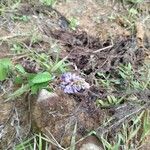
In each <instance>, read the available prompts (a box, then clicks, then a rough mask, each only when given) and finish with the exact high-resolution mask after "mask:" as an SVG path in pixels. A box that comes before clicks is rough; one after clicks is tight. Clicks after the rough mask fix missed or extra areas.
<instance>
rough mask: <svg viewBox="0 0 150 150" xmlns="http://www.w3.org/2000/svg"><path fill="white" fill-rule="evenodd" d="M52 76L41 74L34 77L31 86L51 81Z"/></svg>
mask: <svg viewBox="0 0 150 150" xmlns="http://www.w3.org/2000/svg"><path fill="white" fill-rule="evenodd" d="M52 79H53V78H52V75H51V74H50V73H49V72H42V73H38V74H37V75H35V77H34V78H33V79H32V80H31V82H32V83H33V84H37V83H44V82H48V81H50V80H52Z"/></svg>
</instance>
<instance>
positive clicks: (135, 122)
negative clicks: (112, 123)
mask: <svg viewBox="0 0 150 150" xmlns="http://www.w3.org/2000/svg"><path fill="white" fill-rule="evenodd" d="M143 120H144V124H143ZM149 121H150V118H149V112H148V111H142V112H141V113H139V114H137V115H136V116H134V117H132V118H131V119H130V120H128V121H126V122H125V123H123V124H122V128H121V129H120V130H119V132H118V133H116V134H115V135H114V138H113V140H111V142H110V141H109V138H108V135H102V136H101V141H102V143H103V146H104V149H105V150H119V149H123V150H133V149H138V147H139V146H140V144H141V143H142V141H143V140H144V138H145V137H146V136H147V135H148V134H149V133H150V123H149ZM141 131H142V132H141Z"/></svg>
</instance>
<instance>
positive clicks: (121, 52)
mask: <svg viewBox="0 0 150 150" xmlns="http://www.w3.org/2000/svg"><path fill="white" fill-rule="evenodd" d="M117 4H118V3H116V4H115V3H114V4H113V3H108V1H105V2H104V3H102V2H96V1H95V0H86V1H79V0H75V1H68V2H64V1H61V2H59V3H58V5H56V7H55V8H56V10H55V9H52V8H49V7H46V6H41V5H40V6H38V5H35V6H33V5H30V4H27V3H24V4H21V5H20V6H19V8H18V11H17V12H14V13H13V12H11V13H9V12H8V13H6V16H5V17H4V18H3V19H4V21H5V22H6V23H5V24H3V25H1V28H0V33H1V35H0V58H3V57H12V59H14V61H15V62H16V61H18V60H17V58H16V57H17V56H16V57H15V58H14V55H12V51H11V50H10V49H11V47H12V44H14V43H16V42H17V43H19V44H23V43H24V44H25V45H26V47H30V50H33V51H36V52H38V53H40V52H48V49H50V48H51V46H52V43H53V42H54V41H57V43H58V44H59V46H60V47H61V48H62V49H63V50H62V53H61V54H60V57H61V58H64V57H65V56H68V60H69V61H71V62H72V63H73V64H74V65H75V66H76V67H77V70H76V71H77V72H83V73H84V74H85V75H86V76H85V78H86V80H87V81H89V83H91V85H93V84H95V83H94V79H95V76H96V72H103V73H110V72H111V73H113V74H115V71H116V69H117V67H118V65H119V64H125V63H127V62H130V63H131V64H132V65H133V67H134V69H136V68H138V67H139V66H140V65H141V64H142V63H143V62H144V61H145V62H149V61H150V57H149V51H148V48H149V44H150V39H149V33H150V30H149V27H148V20H146V21H145V22H146V23H145V26H144V27H145V28H144V30H146V31H145V33H144V32H143V29H141V26H140V28H139V27H137V31H138V32H137V34H136V35H135V34H134V36H133V35H131V33H130V31H129V30H127V29H126V27H125V25H126V24H127V22H126V21H125V20H124V19H123V18H122V16H117V15H116V14H118V13H120V14H122V13H123V12H124V11H125V10H123V6H122V5H117ZM139 7H140V6H139ZM141 9H142V8H141ZM57 10H59V12H58V11H57ZM16 13H17V15H18V14H19V15H29V16H30V21H29V22H27V23H25V22H20V21H13V20H11V16H12V15H16ZM40 14H43V15H40ZM112 15H114V16H115V17H116V16H117V17H116V19H114V20H111V19H110V17H111V16H112ZM72 16H75V17H76V18H77V19H78V20H79V22H80V26H79V27H78V28H77V30H76V31H72V30H70V29H69V28H68V24H69V21H68V20H69V19H70V18H71V17H72ZM141 18H142V17H141ZM141 18H140V19H141ZM60 22H61V23H60ZM62 22H63V23H62ZM139 22H141V20H139ZM142 25H143V24H142ZM127 26H128V24H127ZM139 29H140V31H139ZM33 30H34V32H33ZM18 32H19V33H20V34H21V35H20V36H15V35H16V34H17V33H18ZM33 33H34V35H33ZM35 37H36V38H37V42H35V43H32V42H31V38H35ZM139 38H140V40H142V45H141V44H139V45H138V43H137V42H138V41H137V40H138V39H139ZM145 41H146V42H145ZM28 52H29V51H27V50H26V51H25V52H24V53H25V54H26V53H28ZM24 53H23V54H24ZM9 54H10V55H9ZM46 54H47V53H46ZM48 54H49V55H50V56H51V57H52V58H54V57H55V53H54V52H51V53H48ZM23 58H25V59H26V57H23ZM27 59H28V58H27ZM21 61H23V59H22V57H21V59H19V61H18V62H21ZM29 63H30V62H29ZM29 66H30V65H29ZM24 67H25V66H24ZM25 68H27V67H25ZM27 69H28V68H27ZM29 69H30V68H29ZM39 70H40V69H39ZM31 72H35V70H33V69H32V70H31ZM92 88H93V89H91V91H90V92H91V93H90V94H89V93H88V95H86V96H84V97H80V96H74V97H68V96H64V98H60V99H56V100H52V102H53V103H46V105H45V104H44V105H43V104H42V105H43V106H42V107H41V106H39V105H37V106H36V109H37V110H38V112H34V113H35V114H36V113H37V114H36V117H35V120H36V121H35V122H36V123H37V126H38V128H39V129H40V130H42V131H44V132H45V128H46V127H47V126H48V129H50V130H51V131H52V132H54V134H55V136H56V137H57V138H58V139H59V140H60V141H61V138H62V135H64V136H66V139H65V138H64V140H62V141H61V142H62V143H65V142H66V141H67V140H68V139H70V138H71V137H70V133H71V132H72V128H73V126H70V128H69V133H68V132H66V133H64V129H65V127H66V126H67V125H68V124H69V123H68V122H67V121H68V118H69V117H68V115H70V114H72V113H73V112H72V111H73V110H74V111H75V110H76V109H77V108H76V107H77V106H79V110H78V111H77V113H76V114H75V116H74V117H75V119H73V122H75V121H77V122H78V123H79V125H80V127H81V128H79V129H78V133H79V134H80V136H84V135H86V133H87V130H92V129H96V128H97V127H98V126H99V125H100V124H101V123H102V121H103V119H104V111H102V110H101V109H99V110H97V108H96V107H95V104H94V102H93V101H92V100H95V99H97V97H98V98H106V97H107V95H108V94H110V93H109V92H110V91H106V90H105V89H103V88H102V87H94V86H93V87H92ZM11 90H12V89H11ZM119 94H120V93H119ZM119 94H118V95H119ZM121 94H122V93H121ZM95 95H96V96H95ZM85 99H86V101H85ZM26 100H27V98H24V97H23V98H21V102H19V103H18V102H12V103H3V99H0V110H1V111H2V112H1V114H2V117H1V119H0V127H3V126H4V125H5V124H6V123H7V119H8V118H10V119H12V118H13V117H10V115H11V116H15V115H16V112H13V113H12V112H11V110H12V108H13V110H14V109H16V110H17V113H19V114H18V115H19V121H20V126H17V127H21V129H20V132H22V133H20V135H21V138H24V137H26V136H27V135H28V134H26V133H28V131H29V130H30V127H29V126H27V124H29V125H30V114H28V113H27V112H28V111H29V110H30V108H29V106H30V105H29V103H28V102H27V101H26ZM64 101H65V102H66V103H64ZM47 105H48V106H47ZM40 107H41V108H40ZM43 107H44V108H43ZM45 107H46V108H47V110H49V107H51V108H52V111H58V110H60V114H62V115H63V117H62V118H61V119H60V117H59V116H57V117H56V118H53V117H52V116H50V117H49V118H48V117H47V116H48V113H47V112H44V113H41V111H40V112H39V110H41V109H43V110H44V111H46V109H45ZM66 108H67V109H66ZM6 110H7V111H6ZM37 110H36V111H37ZM35 114H34V115H35ZM37 115H39V116H40V119H39V118H37ZM66 115H67V117H66ZM47 119H48V120H47ZM52 120H53V123H54V124H51V122H52ZM64 122H65V124H64ZM9 123H11V121H10V120H9ZM17 123H18V122H17ZM67 123H68V124H67ZM62 125H63V126H62ZM69 125H70V124H69ZM73 125H74V124H73ZM43 126H44V129H41V128H43ZM60 126H62V128H61V129H60V128H59V127H60ZM53 127H55V129H54V128H53ZM0 129H1V128H0ZM16 129H17V128H16V126H15V125H14V126H13V127H12V126H10V124H9V125H8V124H7V126H4V128H2V130H1V132H0V133H2V132H3V131H4V132H7V134H4V137H2V142H3V143H2V142H1V143H0V148H1V147H2V146H3V147H2V148H3V149H5V148H6V147H12V146H13V144H14V141H17V142H18V138H20V137H18V135H16V132H17V131H16ZM4 132H3V133H4ZM60 133H61V134H60ZM8 134H9V135H8ZM65 134H66V135H65ZM67 135H69V136H68V137H67ZM14 137H15V138H14ZM6 138H7V139H8V143H7V142H6ZM66 143H67V145H68V144H69V143H68V142H66Z"/></svg>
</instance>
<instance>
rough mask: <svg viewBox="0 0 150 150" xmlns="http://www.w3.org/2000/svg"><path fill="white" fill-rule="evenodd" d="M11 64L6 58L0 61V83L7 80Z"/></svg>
mask: <svg viewBox="0 0 150 150" xmlns="http://www.w3.org/2000/svg"><path fill="white" fill-rule="evenodd" d="M11 66H12V62H11V60H10V59H8V58H4V59H0V81H3V80H5V79H6V78H7V75H8V74H9V71H10V69H11Z"/></svg>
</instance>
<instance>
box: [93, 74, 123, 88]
mask: <svg viewBox="0 0 150 150" xmlns="http://www.w3.org/2000/svg"><path fill="white" fill-rule="evenodd" d="M96 75H97V79H98V82H99V84H101V85H103V86H104V87H105V88H107V89H112V88H113V84H116V85H118V84H120V81H119V80H118V79H114V78H111V75H110V74H108V75H105V74H104V73H100V72H97V74H96Z"/></svg>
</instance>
